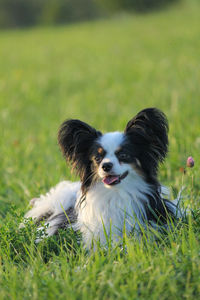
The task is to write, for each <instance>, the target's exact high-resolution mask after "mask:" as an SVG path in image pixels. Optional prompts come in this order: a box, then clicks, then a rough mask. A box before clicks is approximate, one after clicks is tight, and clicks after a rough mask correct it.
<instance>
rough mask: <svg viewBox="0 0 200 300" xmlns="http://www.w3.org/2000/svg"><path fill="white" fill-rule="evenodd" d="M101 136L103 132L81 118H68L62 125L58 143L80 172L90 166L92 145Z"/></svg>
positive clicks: (67, 158) (68, 159)
mask: <svg viewBox="0 0 200 300" xmlns="http://www.w3.org/2000/svg"><path fill="white" fill-rule="evenodd" d="M99 136H101V132H99V131H96V129H94V128H92V127H91V126H89V125H88V124H86V123H84V122H82V121H79V120H75V119H71V120H66V121H65V122H64V123H63V124H62V125H61V127H60V129H59V132H58V143H59V145H60V147H61V150H62V152H63V154H64V156H65V158H66V160H67V161H70V162H72V165H73V167H74V168H76V169H77V172H78V173H79V174H80V173H81V171H82V170H83V169H84V168H86V167H88V164H89V153H90V149H91V146H92V145H93V143H94V141H95V140H96V139H97V138H98V137H99Z"/></svg>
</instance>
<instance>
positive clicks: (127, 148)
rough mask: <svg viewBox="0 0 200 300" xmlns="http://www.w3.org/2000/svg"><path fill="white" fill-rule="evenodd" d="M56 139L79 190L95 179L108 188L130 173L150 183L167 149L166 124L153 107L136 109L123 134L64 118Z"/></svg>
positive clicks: (118, 183) (162, 116) (124, 178)
mask: <svg viewBox="0 0 200 300" xmlns="http://www.w3.org/2000/svg"><path fill="white" fill-rule="evenodd" d="M58 141H59V144H60V146H61V149H62V152H63V154H64V156H65V157H66V159H67V161H70V162H71V163H72V165H73V167H74V168H75V169H76V171H77V173H78V174H79V176H80V179H81V182H82V190H83V192H85V191H86V190H87V189H88V187H89V186H90V185H91V184H93V183H95V182H98V181H102V182H103V183H104V185H105V186H106V187H110V188H111V187H113V186H116V185H120V183H121V182H122V181H124V182H125V181H126V178H128V177H129V176H132V177H133V175H137V176H142V177H143V178H144V179H145V180H147V181H149V182H151V183H154V182H155V181H156V177H157V170H158V164H159V162H162V161H163V160H164V158H165V156H166V153H167V149H168V123H167V119H166V117H165V115H164V114H163V113H162V112H161V111H160V110H158V109H156V108H147V109H144V110H142V111H141V112H139V113H138V114H137V115H136V116H135V117H134V118H133V119H131V120H130V121H129V122H128V124H127V126H126V128H125V131H124V132H123V133H122V132H110V133H106V134H102V133H101V132H99V131H97V130H95V129H94V128H92V127H91V126H89V125H88V124H86V123H84V122H82V121H79V120H67V121H65V122H64V123H63V124H62V125H61V128H60V130H59V133H58Z"/></svg>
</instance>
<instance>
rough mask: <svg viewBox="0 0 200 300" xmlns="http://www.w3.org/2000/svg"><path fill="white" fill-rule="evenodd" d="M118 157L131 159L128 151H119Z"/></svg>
mask: <svg viewBox="0 0 200 300" xmlns="http://www.w3.org/2000/svg"><path fill="white" fill-rule="evenodd" d="M117 157H118V159H119V160H128V159H130V155H129V154H128V153H125V152H118V153H117Z"/></svg>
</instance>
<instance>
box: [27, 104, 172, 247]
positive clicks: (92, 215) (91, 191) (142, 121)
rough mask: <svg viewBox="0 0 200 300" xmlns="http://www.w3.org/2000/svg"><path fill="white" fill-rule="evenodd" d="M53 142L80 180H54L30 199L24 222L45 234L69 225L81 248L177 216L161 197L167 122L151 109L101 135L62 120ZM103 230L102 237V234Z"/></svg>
mask: <svg viewBox="0 0 200 300" xmlns="http://www.w3.org/2000/svg"><path fill="white" fill-rule="evenodd" d="M58 141H59V144H60V147H61V149H62V152H63V154H64V156H65V158H66V159H67V161H69V162H71V163H72V167H73V169H75V170H76V171H77V173H78V175H79V176H80V182H74V183H72V182H69V181H63V182H60V183H59V184H58V185H57V186H56V187H54V188H52V189H51V190H50V191H49V192H48V193H47V194H46V195H44V196H43V195H41V196H40V197H39V198H34V199H32V200H31V202H30V204H31V205H32V209H31V210H30V211H28V213H27V214H26V215H25V218H30V217H31V218H33V219H34V220H35V221H36V222H37V223H38V222H39V221H40V220H45V221H46V223H47V224H49V226H48V228H47V234H48V235H49V236H51V235H53V234H55V233H56V232H57V230H58V229H59V228H64V227H68V226H72V227H73V228H74V229H75V230H80V231H81V233H82V236H83V241H84V243H85V245H86V246H87V247H88V248H89V247H90V246H91V243H92V241H93V240H98V241H100V243H102V244H104V243H105V242H106V234H107V236H109V235H110V234H112V240H113V241H118V240H119V239H120V238H121V237H122V235H123V231H124V228H125V230H126V233H127V234H128V233H130V232H132V231H133V229H134V230H136V231H139V229H140V226H141V225H142V226H147V225H149V226H157V224H158V223H159V224H160V223H162V224H163V225H164V226H165V225H166V224H167V223H168V221H169V219H171V218H172V219H173V218H174V217H175V216H176V213H177V203H176V201H173V202H172V201H169V200H167V199H164V197H163V193H162V187H161V185H160V183H159V182H158V179H157V173H158V165H159V163H160V162H162V161H163V160H164V158H165V156H166V153H167V150H168V123H167V119H166V117H165V115H164V114H163V113H162V112H161V111H160V110H158V109H156V108H147V109H144V110H142V111H141V112H139V113H138V114H137V115H136V116H135V117H134V118H133V119H132V120H130V121H129V122H128V124H127V126H126V128H125V130H124V132H110V133H106V134H102V133H101V132H100V131H97V130H95V129H94V128H92V127H91V126H89V125H88V124H86V123H84V122H82V121H79V120H67V121H65V122H64V123H63V124H62V125H61V128H60V130H59V133H58ZM105 231H106V234H105Z"/></svg>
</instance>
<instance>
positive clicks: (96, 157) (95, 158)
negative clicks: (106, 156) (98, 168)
mask: <svg viewBox="0 0 200 300" xmlns="http://www.w3.org/2000/svg"><path fill="white" fill-rule="evenodd" d="M94 160H95V161H96V163H100V162H101V160H102V156H101V155H100V154H97V155H96V156H95V157H94Z"/></svg>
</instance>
